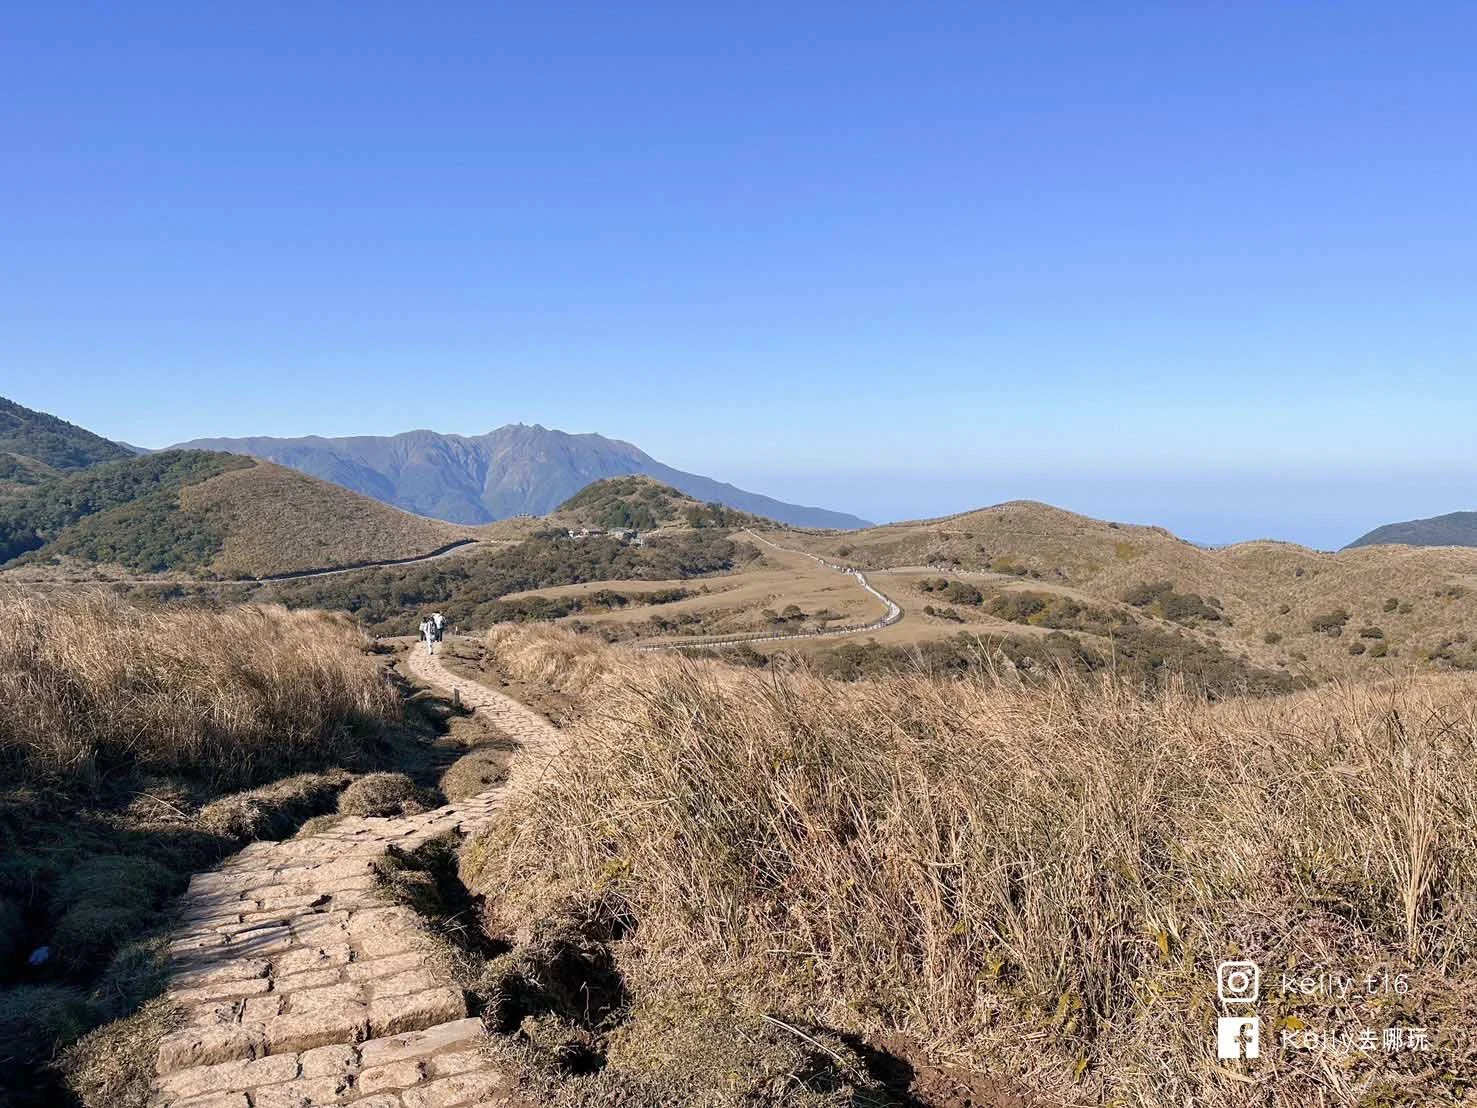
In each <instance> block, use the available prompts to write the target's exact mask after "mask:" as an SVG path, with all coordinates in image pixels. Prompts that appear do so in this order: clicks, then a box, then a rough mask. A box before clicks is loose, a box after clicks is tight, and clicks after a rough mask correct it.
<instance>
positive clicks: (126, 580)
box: [0, 539, 504, 588]
mask: <svg viewBox="0 0 1477 1108" xmlns="http://www.w3.org/2000/svg"><path fill="white" fill-rule="evenodd" d="M502 541H504V540H501V539H457V541H456V542H453V543H448V544H447V545H446V546H442V547H438V548H437V549H435V550H433V551H431V552H430V553H429V554H417V555H415V556H414V557H411V558H391V559H389V560H388V561H384V562H361V563H359V564H358V565H352V566H335V567H333V568H332V569H300V570H295V571H294V572H292V573H271V574H268V575H267V576H265V577H222V578H203V577H202V578H198V579H195V578H192V579H190V580H188V581H172V580H169V579H168V578H164V577H98V578H94V579H93V580H91V581H65V580H57V579H45V578H38V579H35V580H27V579H26V578H23V577H15V578H12V577H8V576H4V575H0V584H5V585H24V586H26V587H27V588H35V587H37V586H47V587H51V588H56V587H58V586H67V585H72V586H84V585H188V586H189V587H191V588H194V587H196V586H199V585H277V584H281V583H283V582H284V581H306V580H309V579H310V578H314V577H337V576H338V575H339V574H341V573H359V572H360V571H362V570H366V569H394V568H397V567H399V566H413V565H419V564H421V563H422V562H434V561H437V560H439V559H441V558H449V557H451V555H453V554H455V553H456V552H457V551H459V550H465V549H466V548H467V547H469V546H480V545H482V544H483V543H494V544H495V543H499V542H502Z"/></svg>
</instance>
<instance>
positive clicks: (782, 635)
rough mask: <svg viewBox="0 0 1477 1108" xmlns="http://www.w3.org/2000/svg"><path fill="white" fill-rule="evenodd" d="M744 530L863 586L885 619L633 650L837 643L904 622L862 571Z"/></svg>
mask: <svg viewBox="0 0 1477 1108" xmlns="http://www.w3.org/2000/svg"><path fill="white" fill-rule="evenodd" d="M743 530H744V534H746V535H748V536H749V537H750V538H752V539H755V540H756V541H758V542H762V543H764V544H765V545H766V546H770V547H773V548H774V549H775V550H783V551H784V552H785V553H786V554H799V555H801V556H802V557H805V558H809V559H810V560H811V561H813V562H817V563H819V564H820V565H823V566H825V567H826V568H827V569H829V570H833V571H834V572H836V573H844V574H846V575H847V576H848V577H854V578H855V579H856V583H857V584H858V585H860V586H861V587H862V588H863V589H864V590H865V591H866V592H868V593H871V595H872V596H873V597H874V598H875V599H877V600H879V601H881V602H882V604H883V606H884V608H885V611H884V612H883V614H882V617H881V618H880V619H874V620H873V621H872V622H871V623H864V624H858V625H855V626H849V627H832V628H829V629H827V630H824V631H796V632H789V631H747V632H740V633H737V634H733V635H705V636H700V637H697V638H692V639H686V640H683V641H682V642H652V643H634V644H632V649H633V650H643V651H651V650H693V649H697V648H705V649H721V648H723V647H726V646H740V645H742V644H744V643H753V642H778V641H780V640H781V639H834V638H840V637H841V636H843V635H860V634H864V633H865V632H867V631H880V630H882V629H883V628H884V627H891V626H892V625H893V624H894V623H896V622H897V621H898V620H900V619H902V618H903V609H902V608H901V606H899V605H898V603H897V601H895V600H893V599H892V597H890V596H888V595H886V594H885V593H883V592H882V590H881V589H879V588H877V587H876V586H875V585H873V584H872V582H871V581H869V580H867V575H866V574H865V573H863V572H862V571H861V570H859V569H856V568H855V567H853V566H842V565H837V564H836V563H835V562H828V561H826V560H825V559H824V558H822V557H821V556H820V555H818V554H812V553H810V551H808V550H796V549H795V548H794V547H790V546H781V545H780V544H779V543H777V542H775V541H774V540H773V539H767V538H765V537H764V536H763V535H760V534H756V533H755V532H753V531H751V530H749V529H748V528H747V527H745V528H744V529H743Z"/></svg>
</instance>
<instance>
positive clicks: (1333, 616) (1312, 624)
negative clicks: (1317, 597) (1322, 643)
mask: <svg viewBox="0 0 1477 1108" xmlns="http://www.w3.org/2000/svg"><path fill="white" fill-rule="evenodd" d="M1348 622H1349V613H1348V612H1347V611H1346V610H1345V609H1343V608H1335V609H1334V610H1333V611H1331V612H1324V613H1323V614H1322V615H1319V616H1314V617H1313V618H1312V620H1310V621H1309V623H1308V627H1309V628H1310V629H1311V630H1313V631H1317V632H1319V633H1320V634H1324V635H1331V636H1333V637H1334V638H1337V637H1338V636H1339V635H1340V634H1342V633H1343V630H1344V624H1346V623H1348Z"/></svg>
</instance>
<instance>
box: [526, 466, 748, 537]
mask: <svg viewBox="0 0 1477 1108" xmlns="http://www.w3.org/2000/svg"><path fill="white" fill-rule="evenodd" d="M548 519H549V520H550V521H551V522H553V523H555V524H557V525H559V526H569V527H600V528H629V529H633V530H637V531H649V530H651V529H652V528H655V527H695V528H702V527H723V528H733V527H758V526H765V527H773V526H775V521H773V520H768V519H764V518H762V517H760V516H755V515H750V514H749V513H747V512H739V511H735V510H734V509H732V508H728V507H725V506H724V505H722V504H719V503H716V502H714V503H708V504H704V503H702V502H701V501H699V500H696V499H694V498H693V497H691V496H688V495H687V494H686V493H684V492H682V491H681V490H680V489H674V488H673V487H672V486H670V485H664V484H662V483H661V482H660V481H657V480H655V479H653V478H651V477H641V476H635V477H607V478H605V479H604V480H601V481H596V482H594V483H592V484H589V485H586V486H585V487H584V488H583V489H581V490H580V491H579V492H577V493H575V494H574V495H573V496H571V497H570V498H569V499H568V500H566V501H565V502H564V503H563V504H561V505H559V508H558V510H557V511H555V512H553V513H552V514H551V515H550V516H549V517H548Z"/></svg>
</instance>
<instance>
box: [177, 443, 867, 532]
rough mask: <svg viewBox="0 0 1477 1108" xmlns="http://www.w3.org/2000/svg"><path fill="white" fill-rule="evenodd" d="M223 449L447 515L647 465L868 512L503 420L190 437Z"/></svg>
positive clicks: (803, 520) (759, 501)
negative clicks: (340, 432) (483, 429)
mask: <svg viewBox="0 0 1477 1108" xmlns="http://www.w3.org/2000/svg"><path fill="white" fill-rule="evenodd" d="M181 445H182V446H185V447H188V448H191V449H196V450H220V451H225V452H227V453H232V454H249V455H251V456H253V457H257V458H262V459H265V460H267V461H271V462H276V463H278V464H279V465H285V466H290V467H292V468H293V469H298V470H301V471H302V472H304V473H308V474H310V475H312V476H314V477H319V478H322V479H323V480H326V481H332V482H334V483H335V484H339V485H343V486H345V487H346V488H349V489H352V490H354V491H355V492H360V493H363V494H365V495H366V496H372V497H374V498H375V499H377V500H381V501H384V502H385V503H387V504H393V505H394V506H395V507H397V508H403V509H405V510H406V511H410V512H415V513H417V514H418V515H425V516H430V517H432V518H435V519H444V520H448V521H450V522H453V523H470V524H477V523H489V522H492V521H493V520H498V519H507V518H509V517H511V516H517V515H535V516H540V515H545V514H547V513H549V512H551V511H553V510H554V509H555V508H557V507H558V506H559V505H560V504H562V503H564V502H565V501H566V500H568V499H569V498H570V497H571V496H573V495H574V494H575V493H576V492H578V491H579V490H580V489H582V488H584V487H585V486H587V485H589V484H590V483H592V482H594V481H598V480H601V479H602V478H606V477H625V476H629V475H632V474H644V475H646V476H648V477H652V478H654V479H655V480H657V481H659V482H661V483H663V484H666V485H670V486H672V487H673V488H675V489H678V490H679V491H681V492H682V493H685V494H686V495H688V496H690V497H693V498H694V499H695V500H698V501H701V502H703V503H718V504H723V505H725V506H727V507H729V508H735V509H737V510H739V511H742V512H748V513H750V514H752V515H756V516H764V517H766V518H769V519H774V520H778V521H780V522H782V523H787V524H790V525H792V526H798V527H817V528H834V529H838V530H850V529H853V528H857V527H866V526H868V524H867V521H866V520H863V519H859V518H858V517H856V516H853V515H847V514H846V513H844V512H832V511H827V510H826V509H823V508H812V507H807V506H804V505H798V504H787V503H785V502H783V501H780V500H776V499H773V498H771V497H768V496H763V495H760V494H758V493H752V492H746V491H745V490H743V489H739V488H736V487H734V486H733V485H729V484H726V483H724V482H721V481H715V480H714V479H712V478H711V477H704V476H702V475H700V474H695V473H685V472H683V471H682V470H678V469H673V468H672V467H671V466H667V465H663V464H662V463H661V462H658V461H657V460H656V459H655V458H653V457H651V456H650V455H649V454H646V453H645V452H644V451H642V450H641V449H640V448H638V447H636V446H635V445H633V444H632V443H629V442H624V441H622V440H620V439H612V438H607V437H605V436H604V435H600V434H596V433H594V432H582V433H578V434H571V433H569V432H566V431H560V430H558V429H557V428H550V427H544V426H543V425H542V424H538V423H533V424H527V423H509V424H506V425H504V426H502V427H499V428H497V429H496V430H493V431H489V432H488V433H487V434H485V435H477V436H473V437H467V436H464V435H447V434H441V433H439V432H436V431H428V430H417V431H408V432H404V433H402V434H399V435H393V436H374V435H364V436H354V437H346V438H320V437H318V436H307V437H303V438H295V439H277V438H218V439H195V440H193V441H192V442H189V443H183V444H181Z"/></svg>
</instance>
